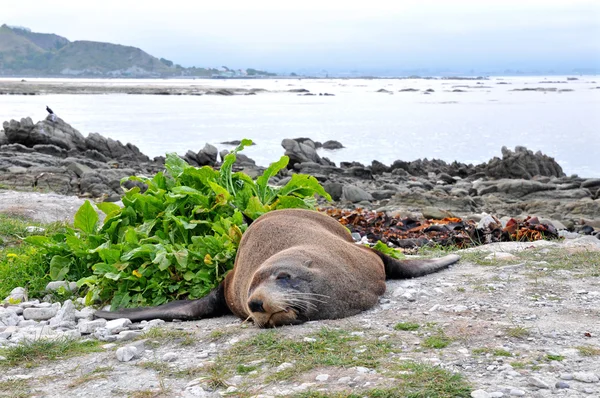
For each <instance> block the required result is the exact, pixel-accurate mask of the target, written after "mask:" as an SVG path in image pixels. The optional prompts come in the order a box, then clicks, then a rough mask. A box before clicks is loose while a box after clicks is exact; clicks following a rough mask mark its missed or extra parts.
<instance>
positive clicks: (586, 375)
mask: <svg viewBox="0 0 600 398" xmlns="http://www.w3.org/2000/svg"><path fill="white" fill-rule="evenodd" d="M573 378H574V379H575V380H577V381H581V382H583V383H598V381H600V379H599V378H598V376H596V375H595V374H594V373H591V372H575V373H574V374H573Z"/></svg>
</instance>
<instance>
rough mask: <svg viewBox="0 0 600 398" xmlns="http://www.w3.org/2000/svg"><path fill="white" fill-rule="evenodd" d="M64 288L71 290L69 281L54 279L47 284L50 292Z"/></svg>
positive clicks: (47, 289)
mask: <svg viewBox="0 0 600 398" xmlns="http://www.w3.org/2000/svg"><path fill="white" fill-rule="evenodd" d="M61 287H62V288H63V289H65V290H67V291H71V289H70V287H69V282H67V281H52V282H48V284H47V285H46V291H48V292H55V291H57V290H58V289H60V288H61Z"/></svg>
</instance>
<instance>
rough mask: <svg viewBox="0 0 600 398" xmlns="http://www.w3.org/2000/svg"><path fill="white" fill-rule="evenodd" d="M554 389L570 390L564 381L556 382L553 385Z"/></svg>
mask: <svg viewBox="0 0 600 398" xmlns="http://www.w3.org/2000/svg"><path fill="white" fill-rule="evenodd" d="M554 387H556V388H559V389H564V388H571V386H570V385H569V383H567V382H565V381H557V382H556V384H555V385H554Z"/></svg>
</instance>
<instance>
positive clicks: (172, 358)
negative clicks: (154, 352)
mask: <svg viewBox="0 0 600 398" xmlns="http://www.w3.org/2000/svg"><path fill="white" fill-rule="evenodd" d="M177 358H179V355H178V354H176V353H174V352H167V353H166V354H165V355H163V356H162V360H163V361H164V362H175V361H176V360H177Z"/></svg>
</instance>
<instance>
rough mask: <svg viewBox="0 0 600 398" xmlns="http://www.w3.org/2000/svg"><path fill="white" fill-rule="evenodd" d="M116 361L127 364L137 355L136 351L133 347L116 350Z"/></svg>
mask: <svg viewBox="0 0 600 398" xmlns="http://www.w3.org/2000/svg"><path fill="white" fill-rule="evenodd" d="M116 355H117V360H119V361H120V362H129V361H131V360H132V359H133V358H135V357H136V356H138V355H139V353H138V349H137V348H136V347H134V346H126V347H121V348H119V349H117V352H116Z"/></svg>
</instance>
